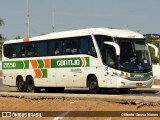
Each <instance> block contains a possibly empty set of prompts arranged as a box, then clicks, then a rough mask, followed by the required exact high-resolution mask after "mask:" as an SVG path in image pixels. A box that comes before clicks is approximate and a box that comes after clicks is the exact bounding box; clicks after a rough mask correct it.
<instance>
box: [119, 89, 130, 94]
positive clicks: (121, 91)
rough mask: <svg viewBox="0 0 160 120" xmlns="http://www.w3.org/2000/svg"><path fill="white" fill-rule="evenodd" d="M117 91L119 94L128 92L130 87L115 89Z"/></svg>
mask: <svg viewBox="0 0 160 120" xmlns="http://www.w3.org/2000/svg"><path fill="white" fill-rule="evenodd" d="M117 91H118V92H119V93H120V94H128V93H130V89H129V88H119V89H117Z"/></svg>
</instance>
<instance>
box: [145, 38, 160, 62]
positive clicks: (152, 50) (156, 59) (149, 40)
mask: <svg viewBox="0 0 160 120" xmlns="http://www.w3.org/2000/svg"><path fill="white" fill-rule="evenodd" d="M158 38H159V37H155V36H153V35H149V36H145V39H146V40H147V42H148V43H151V44H154V45H156V42H155V40H157V39H158ZM156 46H157V45H156ZM158 49H159V51H160V48H158ZM154 52H155V51H154V49H153V48H150V53H151V58H152V63H154V64H157V63H160V52H159V57H155V56H154Z"/></svg>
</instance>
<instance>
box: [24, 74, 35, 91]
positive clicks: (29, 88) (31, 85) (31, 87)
mask: <svg viewBox="0 0 160 120" xmlns="http://www.w3.org/2000/svg"><path fill="white" fill-rule="evenodd" d="M26 84H27V92H31V93H34V92H36V91H35V90H36V88H35V85H34V80H33V78H32V77H29V78H28V79H27V82H26Z"/></svg>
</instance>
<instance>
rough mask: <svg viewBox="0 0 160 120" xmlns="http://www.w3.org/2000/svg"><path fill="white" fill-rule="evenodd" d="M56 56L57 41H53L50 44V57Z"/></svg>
mask: <svg viewBox="0 0 160 120" xmlns="http://www.w3.org/2000/svg"><path fill="white" fill-rule="evenodd" d="M54 55H55V41H53V40H51V41H49V42H48V56H54Z"/></svg>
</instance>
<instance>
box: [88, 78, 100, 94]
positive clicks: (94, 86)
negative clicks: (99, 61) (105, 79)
mask: <svg viewBox="0 0 160 120" xmlns="http://www.w3.org/2000/svg"><path fill="white" fill-rule="evenodd" d="M88 87H89V92H90V93H91V94H97V93H100V91H101V89H100V88H99V86H98V81H97V78H96V77H95V76H92V77H91V78H90V79H89V81H88Z"/></svg>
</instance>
